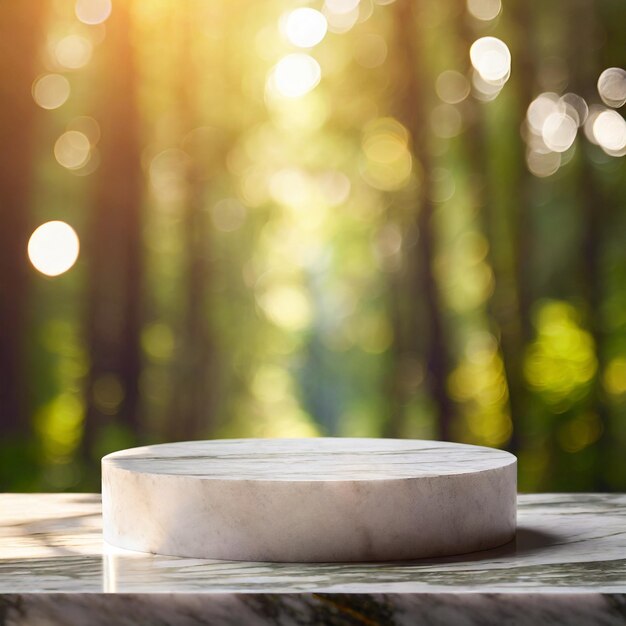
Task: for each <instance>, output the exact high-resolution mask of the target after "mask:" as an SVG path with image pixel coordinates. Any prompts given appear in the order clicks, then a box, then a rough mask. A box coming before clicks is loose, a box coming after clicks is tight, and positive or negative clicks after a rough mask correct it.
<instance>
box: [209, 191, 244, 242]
mask: <svg viewBox="0 0 626 626" xmlns="http://www.w3.org/2000/svg"><path fill="white" fill-rule="evenodd" d="M246 214H247V210H246V207H245V206H244V205H243V204H241V202H239V200H237V199H236V198H224V199H223V200H220V201H219V202H217V203H215V204H214V205H213V208H212V209H211V218H212V220H213V224H214V225H215V228H217V229H218V230H221V231H222V232H225V233H229V232H232V231H234V230H237V229H239V228H241V226H242V225H243V223H244V222H245V219H246Z"/></svg>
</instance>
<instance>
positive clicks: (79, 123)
mask: <svg viewBox="0 0 626 626" xmlns="http://www.w3.org/2000/svg"><path fill="white" fill-rule="evenodd" d="M66 128H67V130H76V131H78V132H80V133H82V134H83V135H85V137H87V139H88V140H89V143H90V144H91V146H92V147H93V146H95V145H96V144H97V143H98V142H99V141H100V124H98V122H96V120H94V119H93V117H89V116H88V115H80V116H79V117H75V118H74V119H73V120H71V121H70V122H69V123H68V124H67V127H66Z"/></svg>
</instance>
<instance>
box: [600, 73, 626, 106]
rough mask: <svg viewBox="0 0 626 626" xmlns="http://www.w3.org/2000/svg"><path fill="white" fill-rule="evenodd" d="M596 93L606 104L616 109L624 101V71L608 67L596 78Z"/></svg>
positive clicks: (625, 99) (625, 83)
mask: <svg viewBox="0 0 626 626" xmlns="http://www.w3.org/2000/svg"><path fill="white" fill-rule="evenodd" d="M598 93H599V94H600V97H601V98H602V102H604V104H606V105H607V106H610V107H613V108H614V109H618V108H619V107H621V106H622V105H623V104H624V103H625V102H626V71H625V70H623V69H622V68H621V67H609V68H608V69H606V70H604V72H602V74H600V78H598Z"/></svg>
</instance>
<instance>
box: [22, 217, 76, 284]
mask: <svg viewBox="0 0 626 626" xmlns="http://www.w3.org/2000/svg"><path fill="white" fill-rule="evenodd" d="M79 247H80V246H79V242H78V236H77V235H76V232H75V231H74V229H73V228H72V227H71V226H70V225H69V224H66V223H65V222H60V221H53V222H46V223H45V224H42V225H41V226H39V228H37V229H35V231H34V232H33V234H32V235H31V236H30V239H29V241H28V258H29V259H30V262H31V263H32V264H33V266H34V267H35V269H36V270H37V271H39V272H41V273H42V274H45V275H46V276H58V275H59V274H63V273H64V272H67V270H69V269H70V267H72V265H74V263H76V259H77V258H78V251H79Z"/></svg>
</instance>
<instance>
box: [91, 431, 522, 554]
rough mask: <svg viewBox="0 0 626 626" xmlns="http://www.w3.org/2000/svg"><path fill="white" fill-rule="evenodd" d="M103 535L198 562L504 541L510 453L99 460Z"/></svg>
mask: <svg viewBox="0 0 626 626" xmlns="http://www.w3.org/2000/svg"><path fill="white" fill-rule="evenodd" d="M102 515H103V527H104V539H105V540H106V541H107V542H108V543H110V544H112V545H113V546H117V547H120V548H125V549H130V550H137V551H141V552H151V553H156V554H163V555H173V556H182V557H192V558H209V559H228V560H240V561H273V562H355V561H362V562H366V561H396V560H407V559H417V558H424V557H436V556H445V555H454V554H463V553H467V552H474V551H478V550H485V549H488V548H494V547H496V546H500V545H502V544H505V543H507V542H509V541H511V540H512V539H513V537H514V535H515V519H516V459H515V457H514V456H513V455H511V454H509V453H507V452H503V451H501V450H495V449H491V448H483V447H479V446H468V445H462V444H453V443H443V442H435V441H416V440H398V439H349V438H316V439H264V440H258V439H256V440H255V439H238V440H237V439H233V440H214V441H196V442H183V443H174V444H163V445H155V446H148V447H143V448H134V449H130V450H123V451H120V452H116V453H113V454H110V455H108V456H106V457H104V459H103V460H102Z"/></svg>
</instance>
